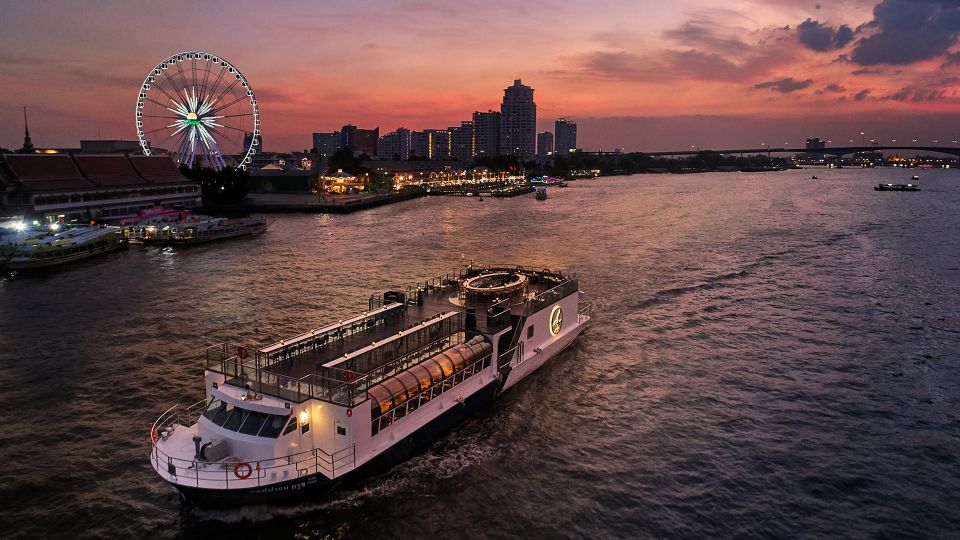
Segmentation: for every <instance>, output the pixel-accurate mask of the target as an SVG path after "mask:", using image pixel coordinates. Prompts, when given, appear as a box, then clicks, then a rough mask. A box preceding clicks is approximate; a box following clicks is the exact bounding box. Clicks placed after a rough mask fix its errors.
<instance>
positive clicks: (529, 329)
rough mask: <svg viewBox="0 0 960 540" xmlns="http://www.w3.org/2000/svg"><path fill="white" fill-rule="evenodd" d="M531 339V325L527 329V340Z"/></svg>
mask: <svg viewBox="0 0 960 540" xmlns="http://www.w3.org/2000/svg"><path fill="white" fill-rule="evenodd" d="M532 337H533V325H532V324H531V325H530V326H528V327H527V339H530V338H532Z"/></svg>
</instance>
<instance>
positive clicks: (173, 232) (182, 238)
mask: <svg viewBox="0 0 960 540" xmlns="http://www.w3.org/2000/svg"><path fill="white" fill-rule="evenodd" d="M270 223H271V222H269V221H267V220H266V219H265V218H254V217H247V218H238V219H227V218H216V217H209V216H190V217H188V218H186V219H184V220H181V221H177V222H172V223H149V224H141V225H138V226H134V227H130V228H128V229H127V233H126V234H127V236H129V237H130V239H131V241H134V242H142V243H143V244H153V245H180V244H203V243H206V242H216V241H218V240H229V239H231V238H241V237H245V236H256V235H258V234H260V233H263V232H264V231H266V230H267V227H269V226H270Z"/></svg>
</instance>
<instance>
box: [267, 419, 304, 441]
mask: <svg viewBox="0 0 960 540" xmlns="http://www.w3.org/2000/svg"><path fill="white" fill-rule="evenodd" d="M266 416H267V417H268V418H267V419H266V420H265V421H264V422H263V428H262V429H261V430H260V436H261V437H269V438H271V439H276V438H277V437H279V436H280V430H281V429H283V420H284V417H283V416H277V415H276V414H269V415H266ZM290 420H292V421H293V424H294V425H296V423H297V420H296V419H295V418H291V419H290Z"/></svg>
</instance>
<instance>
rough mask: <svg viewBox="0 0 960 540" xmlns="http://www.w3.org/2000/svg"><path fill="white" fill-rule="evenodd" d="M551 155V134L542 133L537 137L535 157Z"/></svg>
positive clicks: (547, 132)
mask: <svg viewBox="0 0 960 540" xmlns="http://www.w3.org/2000/svg"><path fill="white" fill-rule="evenodd" d="M552 155H553V133H550V132H549V131H544V132H543V133H540V134H539V135H537V157H548V156H552Z"/></svg>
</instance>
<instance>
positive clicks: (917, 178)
mask: <svg viewBox="0 0 960 540" xmlns="http://www.w3.org/2000/svg"><path fill="white" fill-rule="evenodd" d="M910 179H911V180H919V179H920V177H919V176H917V175H913V176H911V177H910Z"/></svg>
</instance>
